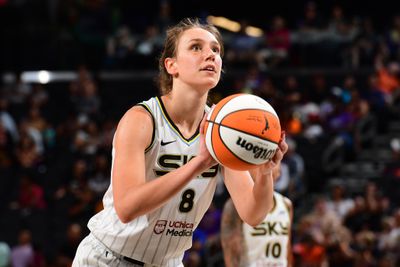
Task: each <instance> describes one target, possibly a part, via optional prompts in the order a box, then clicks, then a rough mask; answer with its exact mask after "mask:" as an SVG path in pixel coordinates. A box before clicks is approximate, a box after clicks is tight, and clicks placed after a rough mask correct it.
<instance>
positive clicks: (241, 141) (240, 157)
mask: <svg viewBox="0 0 400 267" xmlns="http://www.w3.org/2000/svg"><path fill="white" fill-rule="evenodd" d="M204 132H205V141H206V146H207V148H208V150H209V151H210V154H211V155H212V156H213V157H214V159H215V160H216V161H218V162H219V163H220V164H222V165H224V166H226V167H229V168H231V169H235V170H249V169H252V168H254V167H257V166H258V165H260V164H263V163H265V162H267V161H269V160H270V159H271V158H272V157H273V156H274V155H275V152H276V149H277V147H278V143H279V140H280V138H281V125H280V121H279V117H278V115H277V114H276V112H275V110H274V108H273V107H272V106H271V105H270V104H269V103H268V102H267V101H265V100H264V99H262V98H261V97H258V96H255V95H251V94H234V95H230V96H228V97H226V98H224V99H222V100H221V101H220V102H218V104H217V105H216V106H215V107H214V109H213V110H212V111H211V112H210V113H209V114H208V116H207V120H206V124H205V129H204Z"/></svg>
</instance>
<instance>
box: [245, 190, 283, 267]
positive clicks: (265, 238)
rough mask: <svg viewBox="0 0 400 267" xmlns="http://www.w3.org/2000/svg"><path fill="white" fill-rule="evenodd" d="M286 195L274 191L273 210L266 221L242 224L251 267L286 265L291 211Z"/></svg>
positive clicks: (280, 266)
mask: <svg viewBox="0 0 400 267" xmlns="http://www.w3.org/2000/svg"><path fill="white" fill-rule="evenodd" d="M283 199H284V197H283V196H282V195H281V194H279V193H278V192H274V203H275V206H274V208H273V210H272V211H271V212H270V213H268V215H267V216H266V217H265V219H264V221H263V222H262V223H261V224H259V225H257V226H256V227H252V226H250V225H248V224H246V223H243V224H242V230H243V236H244V242H245V248H246V249H245V251H246V253H247V255H246V261H247V262H248V264H247V265H246V266H249V267H286V266H287V264H288V262H287V252H288V251H287V245H288V242H289V231H290V213H289V210H288V207H287V205H286V204H285V202H284V200H283Z"/></svg>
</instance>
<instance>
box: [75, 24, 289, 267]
mask: <svg viewBox="0 0 400 267" xmlns="http://www.w3.org/2000/svg"><path fill="white" fill-rule="evenodd" d="M222 55H223V45H222V39H221V35H220V33H219V32H218V31H217V29H216V28H215V27H213V26H211V25H208V24H206V25H203V24H200V23H199V21H198V20H195V19H185V20H183V21H182V22H180V23H179V24H177V25H176V26H174V27H172V28H170V29H169V30H168V31H167V36H166V41H165V46H164V51H163V53H162V55H161V58H160V61H159V68H160V75H159V80H160V88H161V91H162V96H161V97H154V98H151V99H150V100H148V101H145V102H142V103H140V104H139V105H136V106H134V107H132V108H131V109H130V110H128V111H127V112H126V113H125V114H124V116H123V117H122V118H121V120H120V122H119V124H118V127H117V130H116V132H115V136H114V140H113V151H112V155H113V162H112V171H111V184H110V187H109V188H108V190H107V192H106V193H105V195H104V198H103V204H104V209H103V210H102V211H100V212H99V213H98V214H96V215H94V216H93V217H92V218H91V219H90V220H89V222H88V227H89V229H90V234H89V235H88V236H87V237H86V238H85V239H84V240H82V242H81V243H80V245H79V247H78V249H77V252H76V255H75V258H74V262H73V266H169V267H177V266H178V267H180V266H183V265H182V258H183V255H184V252H185V251H186V250H187V249H189V248H190V247H191V242H192V235H193V231H194V230H195V229H196V227H197V225H198V224H199V222H200V220H201V219H202V217H203V215H204V213H205V212H206V210H207V208H208V207H209V205H210V203H211V201H212V198H213V194H214V191H215V187H216V184H217V178H218V177H219V176H220V175H221V176H223V177H224V182H225V185H226V187H227V189H228V191H229V193H230V195H231V197H232V199H233V201H234V203H235V206H236V208H237V210H238V212H239V213H240V215H241V217H242V218H243V219H244V220H245V221H246V222H247V223H249V224H251V225H257V224H258V223H259V222H261V220H262V219H263V218H264V217H265V215H266V214H267V212H268V211H269V210H270V209H271V208H272V205H273V201H272V195H273V179H272V172H271V170H272V167H273V166H274V165H276V164H279V162H280V161H281V160H282V157H283V155H284V153H286V150H287V144H286V142H285V140H284V135H282V141H281V142H280V144H279V148H278V149H277V152H276V154H275V156H274V158H273V160H272V161H271V162H269V163H268V164H264V165H261V166H260V167H259V175H255V176H250V174H249V172H244V171H234V170H231V169H228V168H224V167H220V166H218V165H217V164H216V161H215V160H214V159H213V158H212V157H211V155H210V154H209V152H208V150H207V148H206V146H205V143H204V136H203V133H202V130H203V125H204V121H205V115H206V113H207V109H208V108H207V106H206V101H207V96H208V91H209V90H210V89H212V88H214V87H215V86H216V85H217V83H218V82H219V80H220V75H221V66H222Z"/></svg>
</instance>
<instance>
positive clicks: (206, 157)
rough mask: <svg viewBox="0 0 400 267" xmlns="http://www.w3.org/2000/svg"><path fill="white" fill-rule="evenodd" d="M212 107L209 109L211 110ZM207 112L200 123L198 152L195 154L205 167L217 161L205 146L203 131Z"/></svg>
mask: <svg viewBox="0 0 400 267" xmlns="http://www.w3.org/2000/svg"><path fill="white" fill-rule="evenodd" d="M212 110H213V108H211V110H210V111H209V113H210V112H212ZM209 113H205V114H204V116H203V120H202V121H201V124H200V145H199V152H198V154H197V157H200V158H201V159H202V161H203V162H204V164H205V165H206V167H207V169H208V168H211V167H212V166H214V165H215V164H217V161H216V160H215V159H214V158H213V157H212V156H211V154H210V152H209V151H208V149H207V146H206V137H205V135H206V133H205V125H206V120H207V116H208V114H209Z"/></svg>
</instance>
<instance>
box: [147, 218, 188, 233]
mask: <svg viewBox="0 0 400 267" xmlns="http://www.w3.org/2000/svg"><path fill="white" fill-rule="evenodd" d="M166 228H168V229H167V231H166V233H165V235H167V236H168V235H169V236H192V235H193V229H194V224H193V223H190V222H186V221H167V220H158V221H157V222H156V224H155V225H154V230H153V231H154V233H155V234H157V235H159V234H162V233H164V231H165V229H166Z"/></svg>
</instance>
